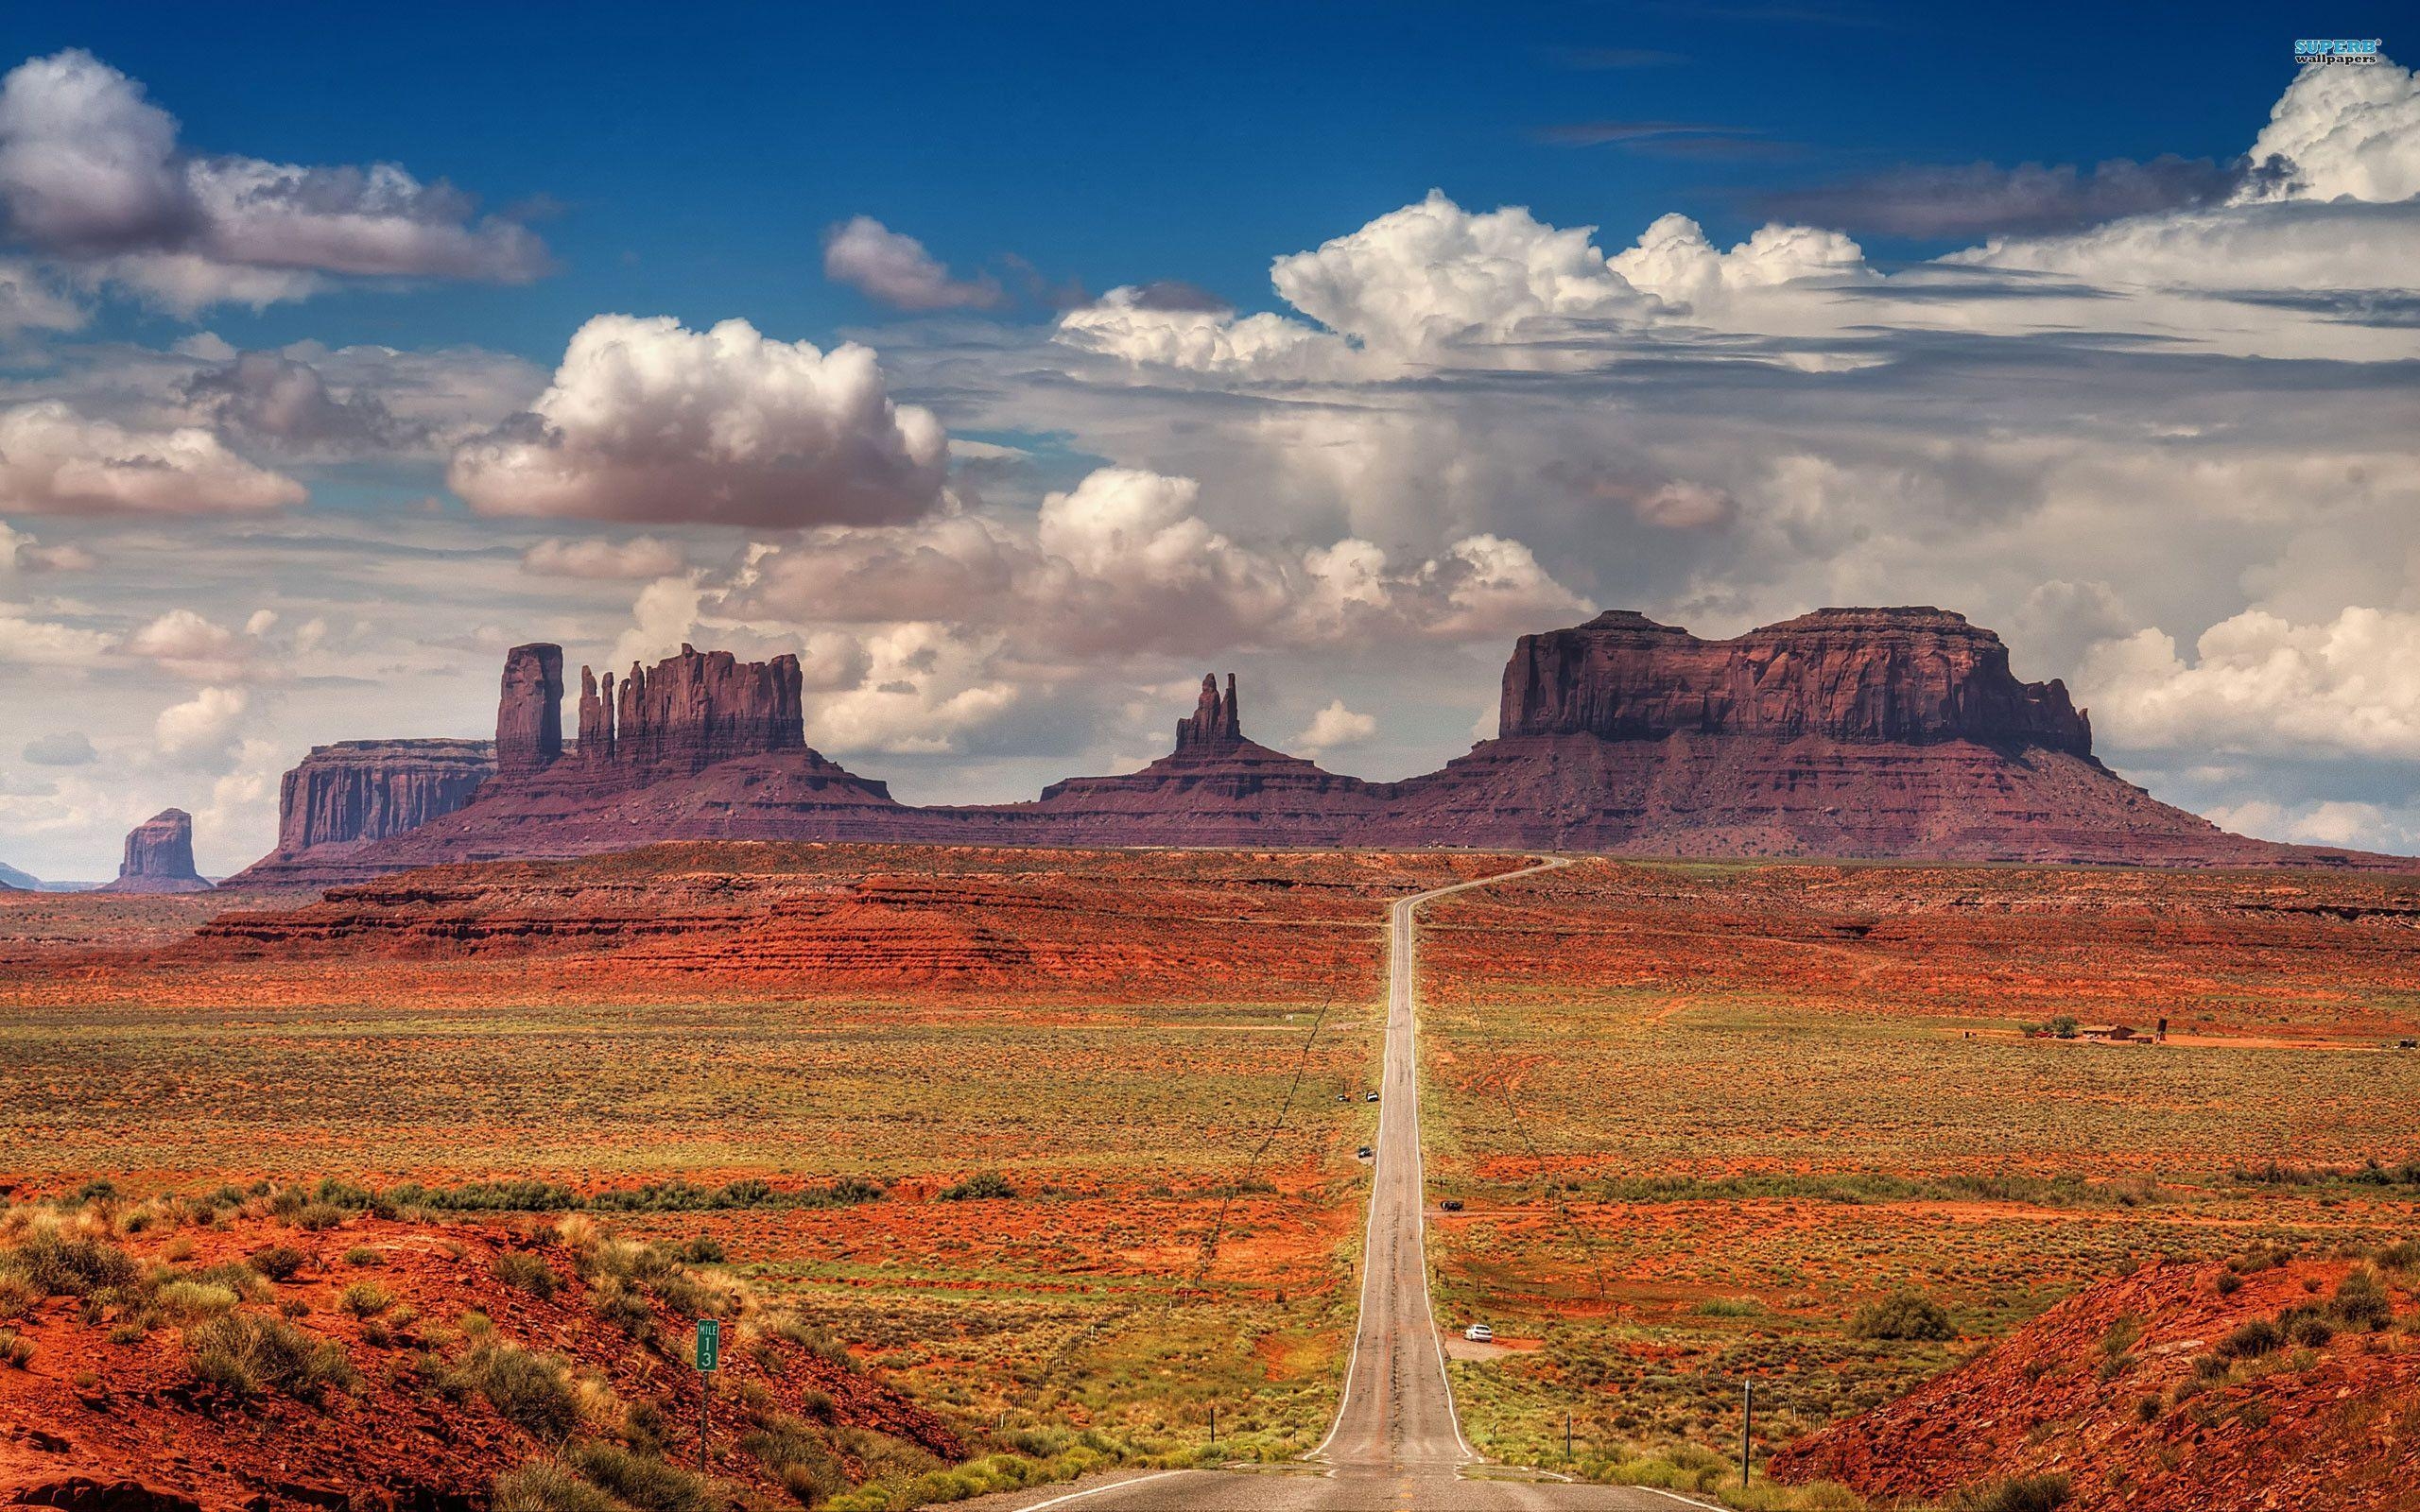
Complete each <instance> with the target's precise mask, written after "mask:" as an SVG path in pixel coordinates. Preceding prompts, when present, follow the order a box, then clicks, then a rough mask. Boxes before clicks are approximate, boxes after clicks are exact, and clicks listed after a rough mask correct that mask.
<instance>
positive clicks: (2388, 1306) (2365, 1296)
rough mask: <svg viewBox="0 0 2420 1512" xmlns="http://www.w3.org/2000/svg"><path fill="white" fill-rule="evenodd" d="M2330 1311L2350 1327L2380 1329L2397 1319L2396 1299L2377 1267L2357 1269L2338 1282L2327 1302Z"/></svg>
mask: <svg viewBox="0 0 2420 1512" xmlns="http://www.w3.org/2000/svg"><path fill="white" fill-rule="evenodd" d="M2327 1311H2328V1314H2329V1315H2331V1316H2332V1317H2334V1318H2335V1319H2336V1321H2337V1322H2339V1323H2341V1324H2342V1325H2343V1326H2344V1327H2346V1328H2348V1329H2368V1330H2370V1331H2372V1332H2376V1331H2377V1330H2379V1329H2382V1328H2385V1327H2386V1326H2387V1325H2388V1324H2390V1323H2392V1322H2394V1298H2393V1297H2389V1296H2388V1295H2387V1290H2386V1284H2385V1283H2384V1282H2383V1281H2380V1280H2378V1273H2377V1271H2374V1270H2367V1269H2364V1270H2357V1271H2354V1272H2352V1273H2351V1274H2349V1275H2347V1276H2346V1277H2345V1278H2344V1280H2342V1281H2341V1282H2339V1283H2338V1285H2337V1287H2336V1296H2335V1297H2334V1298H2333V1299H2331V1300H2330V1301H2329V1302H2328V1304H2327Z"/></svg>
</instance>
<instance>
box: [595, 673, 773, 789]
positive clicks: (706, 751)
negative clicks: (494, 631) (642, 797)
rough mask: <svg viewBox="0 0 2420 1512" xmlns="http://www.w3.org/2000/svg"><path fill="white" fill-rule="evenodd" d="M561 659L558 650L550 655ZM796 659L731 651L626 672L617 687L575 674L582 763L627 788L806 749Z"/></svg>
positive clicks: (608, 678) (609, 676) (611, 676)
mask: <svg viewBox="0 0 2420 1512" xmlns="http://www.w3.org/2000/svg"><path fill="white" fill-rule="evenodd" d="M557 654H558V655H559V656H560V655H561V653H560V652H558V653H557ZM800 688H801V679H800V674H799V665H798V658H796V657H794V656H777V657H775V658H773V659H772V660H771V661H769V662H742V661H739V660H738V659H737V658H735V657H734V656H733V655H732V654H731V653H730V652H728V651H700V650H699V649H698V648H697V647H696V646H693V645H683V646H682V647H681V654H680V655H679V656H676V657H669V658H666V660H664V661H662V662H657V663H656V664H655V665H654V666H652V667H642V666H640V665H639V664H638V663H636V662H632V663H631V670H630V675H629V676H627V677H625V678H624V679H622V683H621V686H620V687H619V688H616V687H615V686H614V674H612V673H611V672H608V673H606V674H605V677H604V681H603V684H602V686H601V688H600V686H599V684H598V681H597V679H596V675H595V674H594V673H593V672H591V671H590V670H589V669H588V668H587V667H582V668H580V669H579V753H578V754H579V761H580V762H581V764H582V765H586V766H588V767H591V768H609V767H610V768H612V769H614V770H616V771H619V772H621V773H623V774H626V776H627V777H628V779H629V780H630V781H631V782H660V781H663V780H664V779H665V778H666V777H670V776H679V775H685V774H691V773H696V772H701V771H703V770H705V769H706V768H707V767H709V766H713V765H717V764H719V763H722V762H729V761H738V760H740V759H741V758H743V757H749V756H762V755H766V754H768V753H769V752H772V751H782V750H802V749H804V748H805V746H806V716H805V713H804V705H803V703H802V700H801V696H800Z"/></svg>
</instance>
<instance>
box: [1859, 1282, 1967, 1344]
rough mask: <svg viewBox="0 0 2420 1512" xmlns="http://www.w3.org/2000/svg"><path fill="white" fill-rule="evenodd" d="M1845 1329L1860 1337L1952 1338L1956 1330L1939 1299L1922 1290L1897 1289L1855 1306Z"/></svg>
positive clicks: (1954, 1336) (1956, 1333)
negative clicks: (1847, 1328) (1936, 1299)
mask: <svg viewBox="0 0 2420 1512" xmlns="http://www.w3.org/2000/svg"><path fill="white" fill-rule="evenodd" d="M1849 1332H1850V1333H1851V1334H1852V1335H1853V1336H1855V1337H1857V1338H1860V1339H1902V1340H1915V1339H1954V1338H1956V1337H1957V1336H1958V1330H1957V1328H1956V1326H1955V1325H1953V1324H1952V1323H1951V1322H1950V1321H1949V1314H1948V1313H1946V1312H1945V1311H1944V1310H1943V1308H1942V1305H1941V1304H1940V1303H1939V1302H1936V1301H1934V1300H1933V1299H1932V1298H1931V1297H1927V1296H1926V1295H1925V1294H1924V1293H1922V1292H1914V1291H1899V1292H1893V1293H1892V1294H1891V1295H1890V1296H1888V1297H1879V1298H1877V1299H1876V1300H1874V1301H1871V1302H1868V1303H1866V1304H1865V1305H1864V1306H1862V1307H1860V1308H1858V1310H1857V1312H1856V1314H1854V1315H1853V1316H1851V1317H1850V1319H1849Z"/></svg>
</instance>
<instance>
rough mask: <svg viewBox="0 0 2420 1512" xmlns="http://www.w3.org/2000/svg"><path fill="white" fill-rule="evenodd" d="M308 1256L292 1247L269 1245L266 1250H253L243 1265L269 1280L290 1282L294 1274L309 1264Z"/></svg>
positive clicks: (309, 1258)
mask: <svg viewBox="0 0 2420 1512" xmlns="http://www.w3.org/2000/svg"><path fill="white" fill-rule="evenodd" d="M310 1260H311V1257H310V1256H308V1255H305V1254H304V1253H302V1251H301V1250H299V1249H297V1248H295V1247H294V1246H292V1245H271V1246H268V1248H267V1249H255V1250H253V1251H252V1252H251V1255H250V1256H249V1257H247V1258H246V1259H245V1261H244V1263H245V1264H247V1265H250V1266H251V1267H252V1269H254V1270H256V1271H259V1272H260V1273H261V1274H262V1275H264V1276H266V1277H268V1279H269V1280H273V1281H285V1280H293V1279H294V1275H295V1273H296V1272H297V1271H300V1270H301V1269H302V1267H303V1266H304V1265H306V1264H308V1263H310Z"/></svg>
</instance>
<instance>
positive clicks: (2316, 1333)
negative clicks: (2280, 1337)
mask: <svg viewBox="0 0 2420 1512" xmlns="http://www.w3.org/2000/svg"><path fill="white" fill-rule="evenodd" d="M2277 1326H2278V1327H2279V1328H2281V1329H2283V1330H2285V1332H2286V1336H2287V1337H2288V1338H2290V1339H2291V1340H2293V1341H2294V1342H2295V1343H2296V1344H2299V1345H2301V1346H2302V1347H2303V1348H2305V1349H2318V1348H2319V1347H2320V1346H2321V1345H2323V1344H2325V1343H2326V1342H2327V1341H2328V1340H2330V1339H2332V1338H2334V1337H2335V1336H2336V1330H2335V1329H2334V1327H2332V1326H2331V1325H2330V1324H2329V1323H2328V1321H2327V1318H2326V1317H2325V1314H2322V1313H2321V1312H2320V1310H2319V1309H2318V1308H2315V1307H2293V1308H2288V1309H2287V1310H2286V1311H2285V1312H2283V1313H2281V1314H2278V1315H2277Z"/></svg>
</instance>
